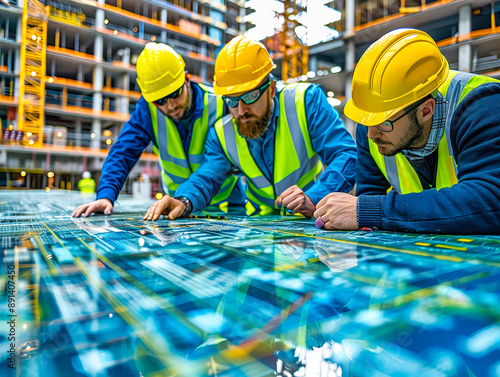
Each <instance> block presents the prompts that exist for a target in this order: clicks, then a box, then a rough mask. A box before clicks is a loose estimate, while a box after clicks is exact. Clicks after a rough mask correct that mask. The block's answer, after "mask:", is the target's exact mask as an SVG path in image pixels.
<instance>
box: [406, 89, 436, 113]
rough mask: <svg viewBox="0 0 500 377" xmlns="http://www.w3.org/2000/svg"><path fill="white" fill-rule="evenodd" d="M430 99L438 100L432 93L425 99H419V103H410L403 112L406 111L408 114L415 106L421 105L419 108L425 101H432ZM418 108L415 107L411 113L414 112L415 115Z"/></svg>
mask: <svg viewBox="0 0 500 377" xmlns="http://www.w3.org/2000/svg"><path fill="white" fill-rule="evenodd" d="M430 98H432V99H433V100H435V99H436V98H435V97H434V96H433V95H432V93H430V94H428V95H426V96H425V97H424V98H422V99H419V100H418V101H415V102H413V103H410V104H409V105H408V106H406V107H405V108H404V109H403V110H404V111H405V112H407V111H408V109H410V108H411V107H413V106H414V105H415V103H419V106H420V105H421V104H423V103H424V102H425V101H427V100H428V99H430ZM417 108H418V106H417V107H415V108H414V109H413V110H412V111H411V112H412V113H414V112H415V110H416V109H417Z"/></svg>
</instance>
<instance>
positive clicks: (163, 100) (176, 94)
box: [153, 84, 184, 106]
mask: <svg viewBox="0 0 500 377" xmlns="http://www.w3.org/2000/svg"><path fill="white" fill-rule="evenodd" d="M182 88H184V84H183V85H182V86H181V87H180V88H179V89H177V90H176V91H174V92H173V93H170V94H169V95H168V96H165V97H163V98H160V99H158V100H156V101H153V103H155V104H157V105H158V106H163V105H165V104H166V103H167V101H168V100H169V99H177V98H179V96H180V95H181V94H182Z"/></svg>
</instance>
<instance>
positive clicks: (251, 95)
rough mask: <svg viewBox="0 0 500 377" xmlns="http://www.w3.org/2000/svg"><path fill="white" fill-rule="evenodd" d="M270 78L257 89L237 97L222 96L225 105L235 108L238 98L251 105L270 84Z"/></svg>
mask: <svg viewBox="0 0 500 377" xmlns="http://www.w3.org/2000/svg"><path fill="white" fill-rule="evenodd" d="M271 83H272V80H269V81H268V82H266V83H265V84H263V85H261V86H260V87H258V88H257V89H254V90H251V91H249V92H247V93H245V94H243V95H242V96H239V97H227V96H223V97H222V98H224V101H226V105H228V106H229V107H231V108H235V107H237V106H238V103H239V102H240V100H242V101H243V103H245V104H247V105H251V104H252V103H254V102H256V101H257V100H258V99H259V98H260V97H262V94H263V93H264V92H265V91H266V90H267V88H268V87H269V85H271Z"/></svg>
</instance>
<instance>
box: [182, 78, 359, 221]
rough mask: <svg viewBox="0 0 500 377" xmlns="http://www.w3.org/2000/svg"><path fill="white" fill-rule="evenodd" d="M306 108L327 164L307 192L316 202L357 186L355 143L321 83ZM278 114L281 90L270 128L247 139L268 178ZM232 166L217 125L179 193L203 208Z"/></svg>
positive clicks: (313, 135)
mask: <svg viewBox="0 0 500 377" xmlns="http://www.w3.org/2000/svg"><path fill="white" fill-rule="evenodd" d="M305 110H306V115H307V125H308V129H309V135H310V137H311V143H312V147H313V149H314V151H316V153H318V155H319V156H320V158H321V161H322V162H323V163H324V164H325V165H326V169H325V171H324V172H323V174H322V175H321V177H320V178H319V180H318V181H316V182H315V183H314V184H313V185H312V186H311V187H310V188H309V189H308V190H307V191H306V192H305V194H306V195H307V196H309V198H310V199H311V201H312V202H313V203H314V204H315V205H316V204H317V203H318V202H319V201H320V200H321V199H322V198H323V197H324V196H326V195H327V194H329V193H330V192H334V191H341V192H348V191H349V190H351V189H352V188H353V187H354V182H355V177H356V170H355V165H356V145H355V143H354V141H353V139H352V137H351V135H350V134H349V132H348V131H347V129H346V128H345V126H344V123H343V121H342V120H341V119H340V117H339V114H338V113H337V111H335V110H334V109H333V108H332V106H331V105H330V104H329V103H328V102H327V100H326V96H325V94H324V92H323V89H322V88H321V87H320V86H318V85H311V86H310V87H309V88H308V89H307V91H306V95H305ZM279 116H280V114H279V93H276V96H275V98H274V109H273V115H272V118H271V119H272V120H271V123H270V125H269V128H268V129H267V131H266V132H265V134H264V135H263V136H261V137H260V138H258V139H257V140H247V142H248V146H249V149H250V153H251V154H252V157H253V158H254V160H255V162H256V164H257V166H258V167H259V168H260V169H261V171H262V172H263V173H264V174H265V175H267V176H268V178H271V169H272V166H273V164H274V155H275V151H274V138H275V132H276V124H277V121H278V118H279ZM291 147H292V148H293V146H291ZM230 169H231V163H230V161H229V160H228V159H227V157H226V155H225V154H224V151H223V149H222V146H221V144H220V142H219V140H218V138H217V134H216V132H215V128H212V129H210V130H209V132H208V135H207V139H206V142H205V156H204V160H203V162H202V164H201V166H200V167H199V168H198V170H197V171H196V172H195V173H193V174H192V175H191V177H190V178H189V181H188V182H185V183H184V184H182V185H181V186H179V188H178V189H177V191H176V195H177V196H186V197H187V198H189V199H190V200H191V202H192V204H193V209H194V210H195V211H197V210H200V209H202V208H204V207H205V206H206V205H207V204H208V203H209V202H210V199H211V198H212V197H213V196H214V195H215V194H216V193H217V191H218V190H219V188H220V186H221V184H222V182H223V181H224V179H225V176H226V174H227V172H228V171H229V170H230ZM277 194H280V193H277Z"/></svg>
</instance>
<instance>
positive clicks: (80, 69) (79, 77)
mask: <svg viewBox="0 0 500 377" xmlns="http://www.w3.org/2000/svg"><path fill="white" fill-rule="evenodd" d="M54 60H55V59H54ZM76 79H77V80H78V81H83V65H82V64H78V72H77V74H76Z"/></svg>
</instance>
